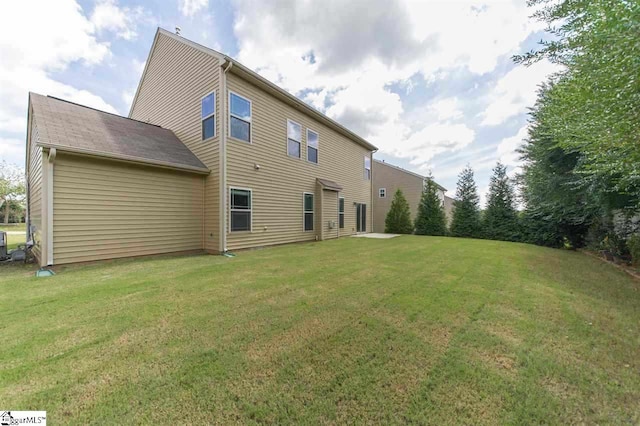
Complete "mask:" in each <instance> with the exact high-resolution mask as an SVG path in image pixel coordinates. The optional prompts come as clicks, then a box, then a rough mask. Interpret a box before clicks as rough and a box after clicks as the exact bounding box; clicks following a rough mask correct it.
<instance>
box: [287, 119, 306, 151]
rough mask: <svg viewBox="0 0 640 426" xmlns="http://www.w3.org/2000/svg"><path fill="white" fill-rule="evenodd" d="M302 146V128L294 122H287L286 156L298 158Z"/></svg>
mask: <svg viewBox="0 0 640 426" xmlns="http://www.w3.org/2000/svg"><path fill="white" fill-rule="evenodd" d="M301 145H302V126H301V125H300V124H298V123H296V122H295V121H291V120H287V155H289V156H290V157H296V158H300V147H301Z"/></svg>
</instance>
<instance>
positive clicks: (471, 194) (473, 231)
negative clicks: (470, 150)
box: [451, 165, 481, 238]
mask: <svg viewBox="0 0 640 426" xmlns="http://www.w3.org/2000/svg"><path fill="white" fill-rule="evenodd" d="M479 204H480V197H479V196H478V188H477V187H476V182H475V180H474V179H473V169H472V168H471V166H470V165H467V167H465V169H464V170H463V171H462V172H461V173H460V176H459V177H458V187H457V189H456V200H455V202H454V209H453V219H452V221H451V235H453V236H454V237H467V238H478V237H480V230H481V227H480V207H479Z"/></svg>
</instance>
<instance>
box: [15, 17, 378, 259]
mask: <svg viewBox="0 0 640 426" xmlns="http://www.w3.org/2000/svg"><path fill="white" fill-rule="evenodd" d="M373 151H375V147H374V146H372V145H371V144H369V143H368V142H367V141H365V140H363V139H362V138H360V137H359V136H357V135H355V134H353V133H352V132H350V131H349V130H347V129H346V128H344V127H342V126H341V125H339V124H338V123H336V122H334V121H333V120H331V119H329V118H328V117H326V116H324V115H323V114H321V113H319V112H318V111H316V110H314V109H312V108H311V107H309V106H308V105H306V104H305V103H304V102H302V101H300V100H299V99H297V98H295V97H294V96H292V95H290V94H288V93H287V92H285V91H283V90H282V89H280V88H278V87H277V86H275V85H273V84H272V83H270V82H268V81H267V80H265V79H263V78H262V77H260V76H258V75H257V74H255V73H254V72H252V71H250V70H248V69H247V68H245V67H243V66H242V65H241V64H239V63H238V62H236V61H234V60H232V59H231V58H229V57H226V56H224V55H222V54H220V53H218V52H215V51H213V50H210V49H208V48H206V47H203V46H200V45H197V44H195V43H193V42H191V41H189V40H186V39H183V38H182V37H179V36H177V35H175V34H172V33H169V32H167V31H164V30H160V29H159V30H158V32H157V33H156V38H155V40H154V44H153V46H152V48H151V52H150V55H149V58H148V60H147V63H146V67H145V71H144V74H143V77H142V79H141V82H140V85H139V87H138V90H137V93H136V96H135V99H134V101H133V105H132V107H131V112H130V114H129V118H125V117H119V116H116V115H113V114H108V113H104V112H101V111H96V110H93V109H91V108H86V107H83V106H80V105H76V104H73V103H69V102H65V101H63V100H59V99H55V98H51V97H44V96H41V95H36V94H31V95H30V98H29V132H28V136H27V153H28V161H27V177H28V212H29V213H28V216H29V218H28V222H29V232H30V233H29V235H30V237H31V239H32V241H33V242H34V253H36V255H37V256H38V258H39V262H40V264H41V265H43V266H44V265H54V264H63V263H72V262H81V261H90V260H100V259H111V258H117V257H127V256H139V255H148V254H158V253H169V252H183V251H193V250H200V251H201V250H205V251H207V252H210V253H220V252H224V251H227V250H237V249H245V248H250V247H258V246H267V245H274V244H283V243H291V242H298V241H313V240H324V239H329V238H337V237H340V236H344V235H351V234H354V233H358V232H370V231H371V228H372V215H371V206H372V202H371V193H372V181H371V179H372V170H371V167H372V160H371V156H372V152H373Z"/></svg>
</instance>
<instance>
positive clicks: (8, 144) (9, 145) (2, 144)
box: [0, 138, 25, 164]
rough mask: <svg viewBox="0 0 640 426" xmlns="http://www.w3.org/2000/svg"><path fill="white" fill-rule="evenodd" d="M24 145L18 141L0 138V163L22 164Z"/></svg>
mask: <svg viewBox="0 0 640 426" xmlns="http://www.w3.org/2000/svg"><path fill="white" fill-rule="evenodd" d="M24 145H25V142H24V141H21V140H19V139H7V138H0V163H2V162H3V161H6V162H7V163H9V164H16V163H22V162H23V161H24V156H25V151H24Z"/></svg>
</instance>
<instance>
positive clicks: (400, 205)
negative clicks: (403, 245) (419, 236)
mask: <svg viewBox="0 0 640 426" xmlns="http://www.w3.org/2000/svg"><path fill="white" fill-rule="evenodd" d="M384 225H385V227H384V232H386V233H389V234H411V233H413V223H411V209H410V208H409V203H408V202H407V199H406V198H405V197H404V194H403V193H402V191H401V190H400V189H398V190H397V191H396V193H395V195H394V196H393V201H391V208H390V209H389V213H387V217H386V219H385V221H384Z"/></svg>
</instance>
